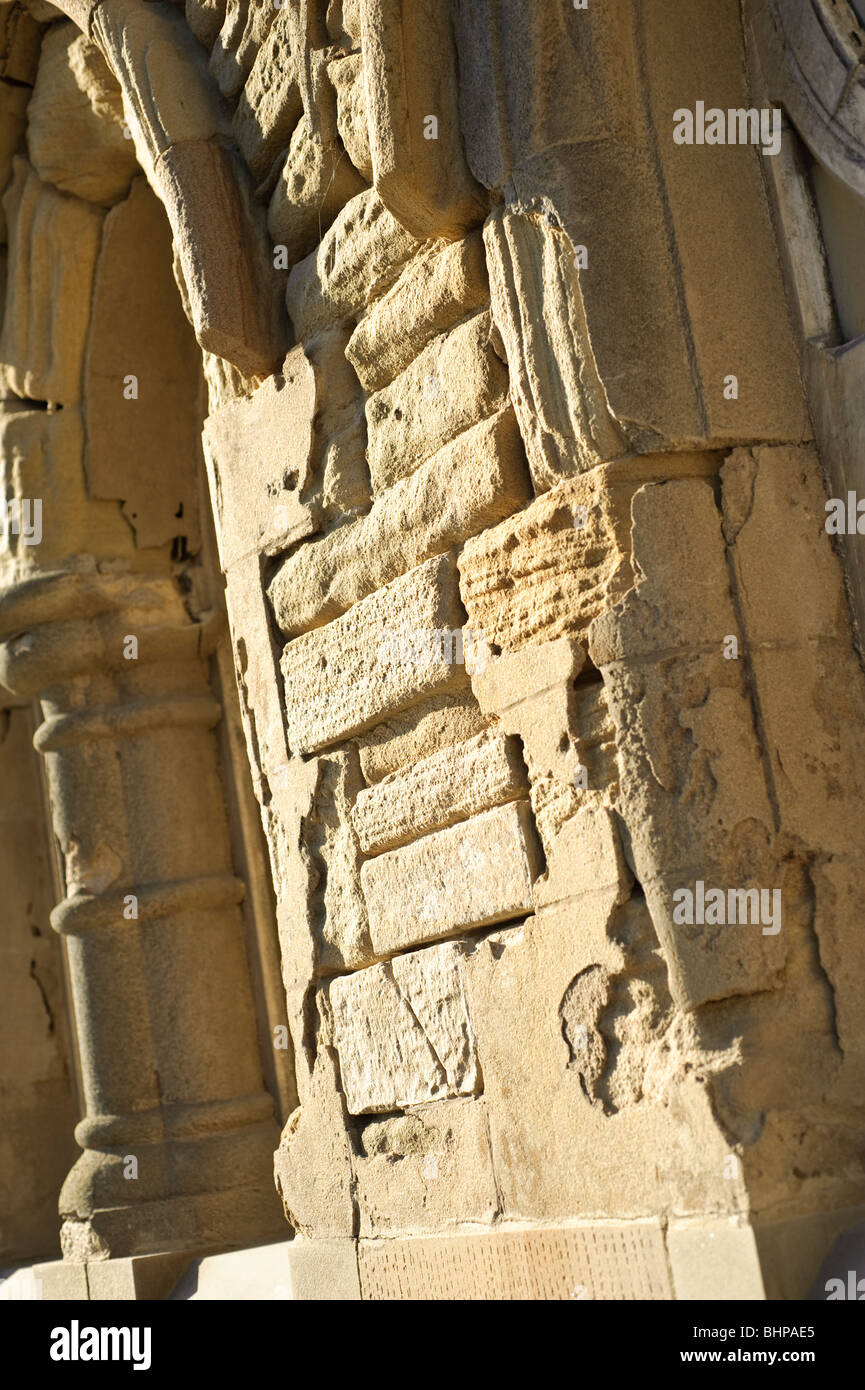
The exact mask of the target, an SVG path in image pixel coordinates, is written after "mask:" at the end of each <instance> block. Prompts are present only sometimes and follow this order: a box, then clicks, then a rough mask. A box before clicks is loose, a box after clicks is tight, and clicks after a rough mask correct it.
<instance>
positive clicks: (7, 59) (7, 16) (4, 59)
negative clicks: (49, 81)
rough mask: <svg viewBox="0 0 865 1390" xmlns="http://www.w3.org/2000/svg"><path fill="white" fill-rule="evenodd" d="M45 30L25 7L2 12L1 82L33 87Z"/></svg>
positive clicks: (10, 7)
mask: <svg viewBox="0 0 865 1390" xmlns="http://www.w3.org/2000/svg"><path fill="white" fill-rule="evenodd" d="M41 41H42V27H41V25H39V24H37V23H36V21H35V19H34V18H33V16H32V15H30V14H29V13H28V12H27V10H26V9H25V8H24V6H23V5H17V4H5V5H3V7H2V8H0V78H2V79H3V81H4V82H21V83H24V84H28V85H29V84H30V83H32V82H33V79H34V77H35V75H36V65H37V63H38V61H39V46H40V43H41Z"/></svg>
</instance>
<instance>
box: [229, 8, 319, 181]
mask: <svg viewBox="0 0 865 1390" xmlns="http://www.w3.org/2000/svg"><path fill="white" fill-rule="evenodd" d="M251 8H252V9H258V8H268V7H267V6H262V7H259V6H257V5H254V6H252V7H251ZM271 17H272V19H273V23H272V25H271V27H270V29H269V31H268V33H267V37H266V38H265V39H264V42H263V43H262V44H261V47H260V48H259V49H258V52H257V54H256V56H255V61H254V63H253V65H252V69H251V71H250V73H249V76H248V77H247V79H246V83H245V85H244V88H243V91H242V92H241V94H240V99H239V101H238V103H237V107H236V109H235V112H234V119H233V122H232V126H233V130H234V134H235V138H236V140H237V143H238V146H239V148H240V152H241V154H242V155H243V157H244V159H245V160H246V162H247V164H248V165H249V167H250V169H251V170H252V172H253V174H254V175H255V177H256V178H257V179H264V178H265V177H266V176H267V174H268V173H269V171H270V168H271V165H272V164H273V162H274V160H275V159H276V157H277V155H279V154H280V153H281V152H282V150H284V148H285V146H286V145H287V144H288V141H289V137H290V135H291V132H292V131H293V130H294V128H295V126H296V125H297V122H298V120H299V119H300V116H301V113H302V111H303V103H302V101H301V96H300V87H299V85H298V81H297V70H296V61H295V58H294V56H293V55H292V52H291V31H290V25H289V17H288V14H287V13H286V11H285V9H281V10H278V11H277V10H275V9H274V10H272V11H271Z"/></svg>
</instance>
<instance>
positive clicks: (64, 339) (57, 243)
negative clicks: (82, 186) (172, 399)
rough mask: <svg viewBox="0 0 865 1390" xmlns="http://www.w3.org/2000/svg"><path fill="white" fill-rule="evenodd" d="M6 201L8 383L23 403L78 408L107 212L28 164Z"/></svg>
mask: <svg viewBox="0 0 865 1390" xmlns="http://www.w3.org/2000/svg"><path fill="white" fill-rule="evenodd" d="M13 168H14V176H13V180H12V183H11V185H10V186H9V188H8V190H7V192H6V193H5V195H4V199H3V205H4V207H5V209H6V217H7V219H8V223H9V267H8V274H7V280H6V309H5V313H4V315H3V332H2V337H0V359H2V361H3V362H4V363H6V364H7V365H6V366H4V367H3V377H4V379H5V381H6V382H7V383H8V385H9V386H10V387H11V389H12V390H13V391H14V392H15V394H16V395H19V396H29V397H31V399H35V400H42V401H56V402H58V403H60V404H62V405H75V404H77V403H78V402H79V401H80V400H81V375H82V366H83V362H84V343H85V338H86V335H87V324H88V320H89V316H90V296H91V293H92V286H93V274H94V270H95V266H96V255H97V251H98V248H99V239H100V236H101V232H102V219H103V216H104V214H103V212H102V209H101V208H97V207H95V206H94V205H93V204H92V203H85V202H84V201H83V200H82V199H79V198H69V197H64V195H63V194H61V193H58V192H57V191H56V190H55V189H54V188H52V187H51V185H50V184H46V183H42V181H41V180H40V179H39V177H38V175H37V174H35V173H34V172H33V170H32V169H31V168H30V166H29V164H28V163H27V161H26V160H24V159H19V158H16V159H15V160H14V162H13Z"/></svg>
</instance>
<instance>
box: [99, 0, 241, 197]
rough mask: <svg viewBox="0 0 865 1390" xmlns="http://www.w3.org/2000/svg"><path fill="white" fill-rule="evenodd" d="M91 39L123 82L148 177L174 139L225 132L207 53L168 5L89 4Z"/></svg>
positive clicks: (121, 0) (132, 0) (118, 0)
mask: <svg viewBox="0 0 865 1390" xmlns="http://www.w3.org/2000/svg"><path fill="white" fill-rule="evenodd" d="M91 38H92V40H93V42H94V43H95V44H97V45H98V47H99V48H100V49H101V51H102V53H103V55H104V56H105V59H106V60H107V62H108V65H109V67H110V68H111V70H112V72H113V73H114V75H115V76H116V78H117V80H118V81H119V82H121V83H122V86H123V93H124V112H125V117H126V121H127V124H128V125H129V127H130V130H131V132H132V136H133V140H134V144H135V151H136V154H137V155H138V160H139V163H140V164H141V167H142V169H143V170H144V171H145V173H146V174H147V176H148V179H150V180H151V182H152V179H153V173H154V170H155V168H156V165H157V161H158V160H159V158H160V156H161V155H164V154H165V152H166V150H168V149H170V147H171V146H172V145H176V144H178V143H181V142H184V141H187V140H191V141H199V140H202V141H207V140H210V139H212V138H213V137H214V136H230V134H231V129H230V126H229V123H228V119H227V114H226V110H225V107H224V105H223V103H222V102H220V100H219V96H218V93H217V92H216V91H215V89H214V86H213V82H212V80H211V78H210V75H209V73H208V71H207V54H206V53H205V51H204V50H203V49H202V47H201V45H200V44H199V43H197V42H196V40H195V39H194V38H193V36H192V34H191V33H190V31H189V29H188V28H187V26H186V24H185V23H184V21H183V17H182V15H180V14H179V13H178V12H177V10H176V9H175V7H173V6H168V5H166V6H158V7H157V6H155V5H139V4H137V3H136V0H115V3H114V4H113V5H111V6H110V7H109V6H106V5H97V6H96V8H95V9H94V11H93V20H92V33H91Z"/></svg>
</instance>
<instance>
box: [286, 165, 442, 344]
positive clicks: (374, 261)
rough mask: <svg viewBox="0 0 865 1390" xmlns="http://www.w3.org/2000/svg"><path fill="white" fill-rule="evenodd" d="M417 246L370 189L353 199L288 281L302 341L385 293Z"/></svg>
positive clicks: (290, 306)
mask: <svg viewBox="0 0 865 1390" xmlns="http://www.w3.org/2000/svg"><path fill="white" fill-rule="evenodd" d="M416 247H417V242H416V241H415V239H414V238H413V237H412V236H410V235H409V233H408V232H407V231H406V230H405V229H404V228H403V227H401V226H400V224H399V223H398V222H397V221H396V219H395V218H394V217H392V216H391V214H390V213H389V212H388V210H387V208H386V207H385V206H384V205H383V203H382V202H381V200H380V199H379V198H378V196H377V195H376V193H375V192H374V191H373V190H372V189H367V190H366V191H365V192H363V193H359V194H358V195H357V197H355V198H352V199H351V201H350V202H349V203H347V204H346V206H345V207H344V208H343V210H342V212H341V213H340V214H339V216H338V217H337V218H336V220H335V221H334V223H333V225H332V226H331V228H330V230H329V231H328V232H327V233H326V234H325V236H324V237H323V238H322V240H321V244H320V246H319V248H318V250H317V251H315V252H313V253H312V254H311V255H309V256H307V257H306V259H305V260H303V261H301V262H300V264H299V265H296V266H295V267H294V269H293V270H292V272H291V274H290V275H289V277H288V288H287V290H286V292H285V302H286V305H287V307H288V312H289V315H290V317H291V321H292V323H293V324H294V331H295V333H296V334H297V336H298V338H306V337H308V336H309V335H310V334H311V333H313V332H314V331H315V329H316V328H320V327H321V326H322V325H323V324H325V323H327V322H329V321H331V320H333V319H340V318H348V317H349V316H350V315H352V314H356V313H358V312H359V310H360V309H361V307H362V306H363V305H364V304H365V303H366V301H367V300H368V299H374V298H375V297H376V295H379V294H383V293H384V291H385V290H386V289H387V288H388V287H389V286H390V285H391V284H393V281H394V280H395V279H396V277H397V276H398V275H399V272H400V271H401V270H402V268H403V266H404V265H405V263H406V262H407V261H408V260H410V259H411V256H412V255H413V254H414V251H415V249H416Z"/></svg>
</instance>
